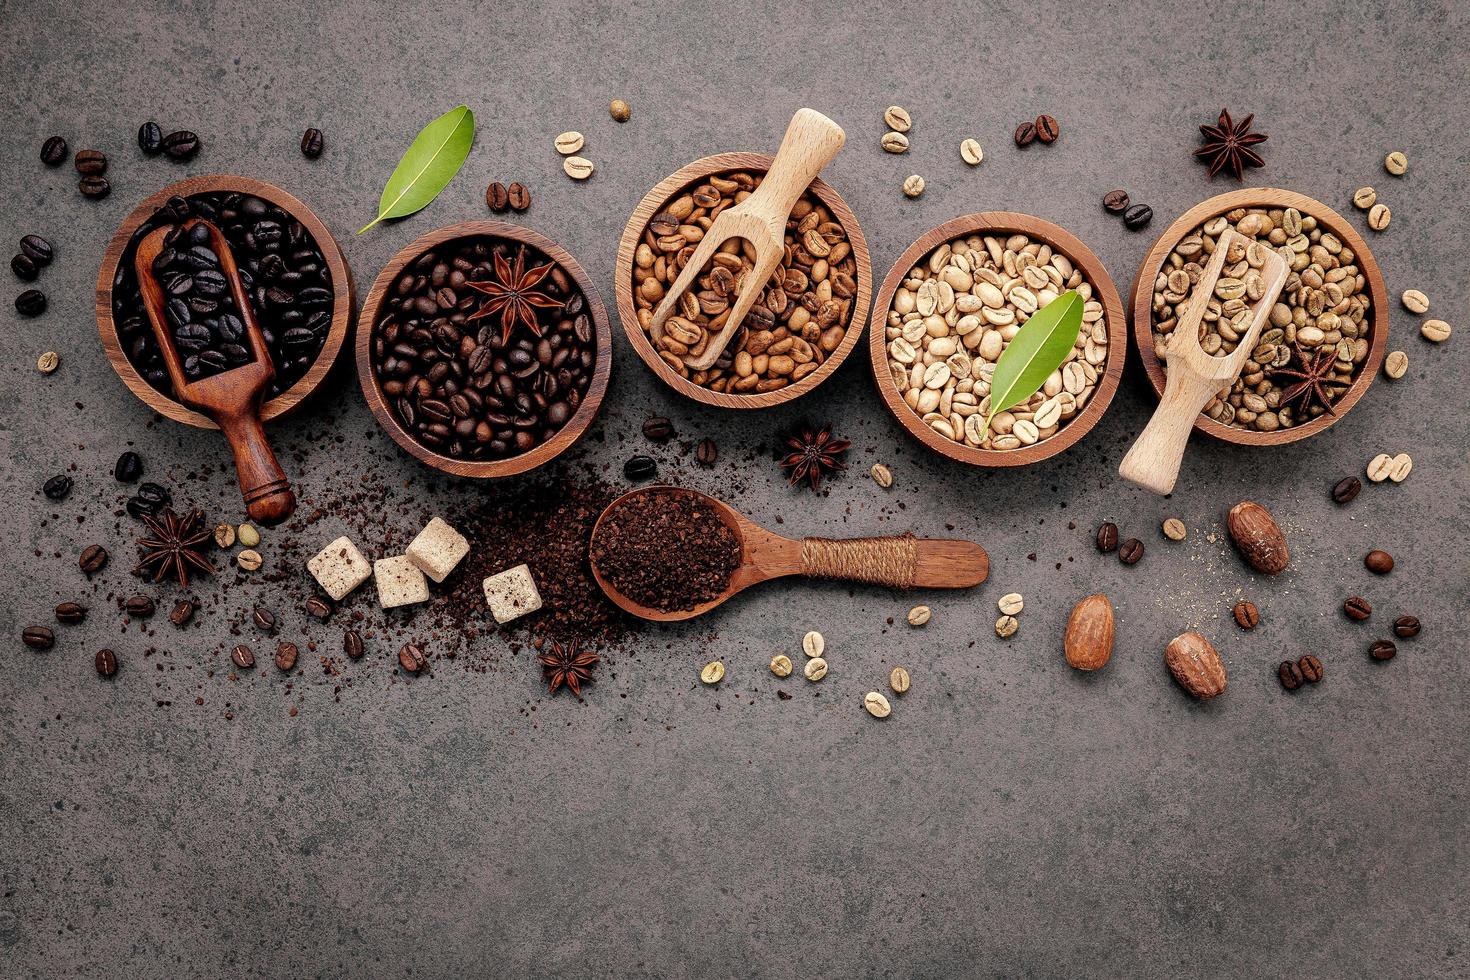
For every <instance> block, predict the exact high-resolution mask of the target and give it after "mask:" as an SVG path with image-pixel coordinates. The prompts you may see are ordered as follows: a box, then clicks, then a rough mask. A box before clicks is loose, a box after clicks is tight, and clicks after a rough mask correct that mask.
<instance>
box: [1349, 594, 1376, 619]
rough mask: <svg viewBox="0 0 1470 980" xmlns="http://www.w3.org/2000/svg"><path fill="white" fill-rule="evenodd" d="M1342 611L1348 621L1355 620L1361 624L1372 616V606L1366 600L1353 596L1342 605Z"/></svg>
mask: <svg viewBox="0 0 1470 980" xmlns="http://www.w3.org/2000/svg"><path fill="white" fill-rule="evenodd" d="M1342 611H1343V612H1344V613H1345V614H1346V615H1347V618H1348V619H1356V620H1357V621H1358V622H1360V623H1361V622H1362V621H1363V620H1365V619H1367V618H1368V617H1369V616H1371V615H1373V606H1372V604H1371V603H1369V602H1368V600H1367V599H1364V598H1363V597H1362V596H1357V595H1355V596H1353V597H1352V598H1351V599H1348V600H1347V601H1346V602H1344V603H1343V604H1342Z"/></svg>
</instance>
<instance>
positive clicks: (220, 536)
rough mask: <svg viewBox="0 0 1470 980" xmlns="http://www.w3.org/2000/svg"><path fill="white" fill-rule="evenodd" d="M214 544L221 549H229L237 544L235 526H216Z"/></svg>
mask: <svg viewBox="0 0 1470 980" xmlns="http://www.w3.org/2000/svg"><path fill="white" fill-rule="evenodd" d="M214 543H215V545H217V546H218V547H220V548H228V547H230V546H232V545H233V544H234V543H235V525H233V524H216V525H215V528H214Z"/></svg>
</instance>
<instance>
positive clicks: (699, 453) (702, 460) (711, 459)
mask: <svg viewBox="0 0 1470 980" xmlns="http://www.w3.org/2000/svg"><path fill="white" fill-rule="evenodd" d="M719 458H720V450H719V447H718V446H716V445H715V441H714V440H713V439H701V440H699V443H698V445H696V446H695V447H694V461H695V462H696V463H698V464H699V465H700V466H703V467H704V468H705V469H710V468H711V467H713V466H714V465H715V462H716V461H717V460H718V459H719Z"/></svg>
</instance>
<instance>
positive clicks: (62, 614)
mask: <svg viewBox="0 0 1470 980" xmlns="http://www.w3.org/2000/svg"><path fill="white" fill-rule="evenodd" d="M86 618H87V607H86V606H83V605H82V604H81V603H79V602H63V603H60V604H58V605H57V607H56V621H57V622H58V623H65V624H66V625H68V626H75V625H76V624H77V623H80V622H81V621H82V620H84V619H86Z"/></svg>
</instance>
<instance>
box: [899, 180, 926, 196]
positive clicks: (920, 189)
mask: <svg viewBox="0 0 1470 980" xmlns="http://www.w3.org/2000/svg"><path fill="white" fill-rule="evenodd" d="M903 193H904V196H905V197H919V196H921V195H922V194H923V193H924V178H923V177H920V176H919V175H918V174H909V175H908V176H907V177H905V178H904V181H903Z"/></svg>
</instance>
